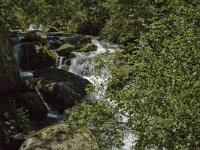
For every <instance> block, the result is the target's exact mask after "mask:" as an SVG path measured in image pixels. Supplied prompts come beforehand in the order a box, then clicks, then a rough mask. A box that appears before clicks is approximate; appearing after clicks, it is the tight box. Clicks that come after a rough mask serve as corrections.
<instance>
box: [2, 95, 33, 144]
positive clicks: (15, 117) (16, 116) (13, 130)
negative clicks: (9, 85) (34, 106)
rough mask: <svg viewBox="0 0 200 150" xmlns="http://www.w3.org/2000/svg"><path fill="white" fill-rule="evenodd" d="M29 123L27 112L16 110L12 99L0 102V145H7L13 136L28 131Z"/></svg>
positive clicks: (3, 99) (20, 109)
mask: <svg viewBox="0 0 200 150" xmlns="http://www.w3.org/2000/svg"><path fill="white" fill-rule="evenodd" d="M30 128H31V123H30V120H29V119H28V114H27V112H26V111H25V110H24V109H22V108H17V107H16V104H15V101H14V99H13V98H1V100H0V133H1V134H0V144H1V143H9V140H10V139H11V138H12V136H13V135H16V134H18V133H27V132H28V131H30Z"/></svg>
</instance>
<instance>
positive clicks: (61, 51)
mask: <svg viewBox="0 0 200 150" xmlns="http://www.w3.org/2000/svg"><path fill="white" fill-rule="evenodd" d="M74 50H75V48H74V46H73V45H70V44H63V45H61V46H60V47H59V48H57V49H56V50H55V52H56V53H57V54H58V55H59V56H66V57H67V56H69V54H70V53H71V52H72V51H74Z"/></svg>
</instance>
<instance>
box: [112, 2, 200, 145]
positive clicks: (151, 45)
mask: <svg viewBox="0 0 200 150" xmlns="http://www.w3.org/2000/svg"><path fill="white" fill-rule="evenodd" d="M196 6H197V5H194V3H192V2H183V1H179V2H178V1H177V2H171V3H167V4H166V5H164V6H163V7H161V8H160V15H162V17H160V18H155V20H154V22H153V23H152V24H151V25H150V26H149V27H148V32H145V33H143V34H142V35H141V37H140V39H139V40H138V43H139V44H138V45H137V47H134V49H135V50H137V52H136V53H132V54H131V55H130V54H129V55H127V54H126V55H124V56H118V59H117V61H116V64H118V67H117V68H115V67H114V68H112V70H113V78H112V82H111V83H110V87H111V88H110V93H111V95H112V99H114V100H116V101H117V102H118V106H119V108H122V109H123V110H124V111H125V112H128V113H129V117H130V118H129V125H130V126H131V127H132V128H133V133H134V134H135V135H136V136H137V137H138V140H137V144H136V146H135V148H136V149H145V148H147V149H149V148H154V149H162V148H164V147H165V148H167V149H198V148H199V147H200V143H199V141H200V136H199V135H200V128H199V127H200V126H199V120H200V105H199V100H200V99H199V93H200V91H199V90H200V89H199V74H200V69H199V68H200V62H199V61H200V53H199V49H200V43H199V37H200V36H199V12H200V8H199V7H196ZM164 9H166V10H165V13H163V10H164ZM172 12H173V13H172ZM120 60H123V61H122V63H120ZM121 65H122V66H121ZM125 66H126V69H125ZM124 70H126V71H124ZM119 72H125V74H123V75H122V74H121V73H119Z"/></svg>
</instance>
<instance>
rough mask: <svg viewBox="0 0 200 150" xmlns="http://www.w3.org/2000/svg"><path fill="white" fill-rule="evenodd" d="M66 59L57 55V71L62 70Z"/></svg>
mask: <svg viewBox="0 0 200 150" xmlns="http://www.w3.org/2000/svg"><path fill="white" fill-rule="evenodd" d="M64 58H65V57H62V56H59V55H58V54H57V57H56V64H55V67H56V68H57V69H61V67H62V65H63V63H64Z"/></svg>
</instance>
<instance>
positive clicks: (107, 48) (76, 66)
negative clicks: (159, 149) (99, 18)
mask: <svg viewBox="0 0 200 150" xmlns="http://www.w3.org/2000/svg"><path fill="white" fill-rule="evenodd" d="M92 43H93V44H95V45H96V46H97V51H94V52H88V53H76V52H74V54H75V56H76V57H75V58H73V59H72V60H71V65H70V66H69V71H70V72H72V73H74V74H77V75H79V76H81V77H83V78H86V79H88V80H89V81H90V82H91V83H92V84H93V85H94V87H95V90H94V92H95V93H93V98H94V97H95V99H97V100H100V99H101V98H103V97H104V96H105V93H106V89H107V81H108V78H109V77H110V76H111V74H110V72H109V69H108V68H103V69H102V70H101V73H100V74H97V73H95V70H94V68H95V66H96V65H97V64H96V62H95V61H94V60H93V59H94V58H95V57H97V56H99V55H101V54H103V53H105V52H108V53H113V52H114V51H116V49H118V46H117V45H114V44H109V43H107V42H100V41H98V40H97V39H96V38H94V39H93V40H92ZM99 89H101V90H99ZM122 120H123V122H126V120H127V118H125V117H123V119H122ZM124 134H125V137H124V146H123V148H122V150H130V149H131V146H132V142H133V141H134V136H133V135H132V134H131V133H130V131H127V132H126V133H124ZM112 150H118V149H117V148H115V147H113V148H112Z"/></svg>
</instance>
